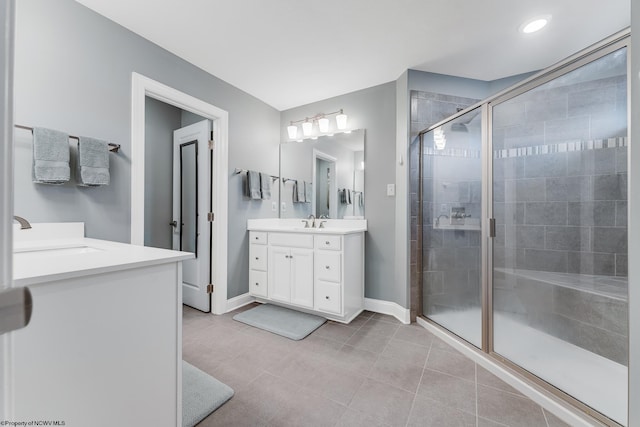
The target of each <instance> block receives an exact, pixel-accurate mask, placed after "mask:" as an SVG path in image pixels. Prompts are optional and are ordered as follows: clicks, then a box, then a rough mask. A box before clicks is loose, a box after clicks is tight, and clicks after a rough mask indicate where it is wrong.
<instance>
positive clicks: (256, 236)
mask: <svg viewBox="0 0 640 427" xmlns="http://www.w3.org/2000/svg"><path fill="white" fill-rule="evenodd" d="M249 243H257V244H259V245H266V244H267V233H266V232H264V231H250V232H249Z"/></svg>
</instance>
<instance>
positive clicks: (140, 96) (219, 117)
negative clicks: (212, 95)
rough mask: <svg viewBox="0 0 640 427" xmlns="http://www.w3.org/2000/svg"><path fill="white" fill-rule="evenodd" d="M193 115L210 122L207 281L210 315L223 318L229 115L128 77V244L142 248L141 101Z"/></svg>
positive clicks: (163, 87)
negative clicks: (210, 286) (210, 291)
mask: <svg viewBox="0 0 640 427" xmlns="http://www.w3.org/2000/svg"><path fill="white" fill-rule="evenodd" d="M147 96H148V97H150V98H154V99H157V100H158V101H162V102H164V103H166V104H169V105H173V106H175V107H178V108H180V109H182V110H185V111H190V112H192V113H195V114H197V115H199V116H201V117H203V118H205V119H209V120H211V121H212V122H213V126H212V130H213V136H214V138H213V139H214V141H215V143H214V147H213V162H212V164H211V168H212V171H211V178H212V183H211V192H212V194H211V199H212V210H213V212H214V213H215V221H214V222H213V223H212V235H213V239H212V240H213V242H212V245H211V263H210V268H211V278H212V282H213V284H214V292H213V294H212V298H211V313H212V314H223V313H225V312H226V305H227V238H228V237H227V235H228V232H227V222H228V212H227V206H228V188H229V185H228V181H229V177H228V169H229V165H228V159H229V141H228V135H229V113H228V112H227V111H225V110H222V109H220V108H218V107H216V106H214V105H212V104H209V103H207V102H205V101H202V100H200V99H198V98H195V97H193V96H191V95H188V94H186V93H184V92H181V91H179V90H177V89H174V88H172V87H169V86H167V85H165V84H162V83H160V82H157V81H155V80H153V79H150V78H148V77H146V76H143V75H142V74H138V73H136V72H133V73H131V244H134V245H144V191H145V188H144V171H145V162H144V159H145V97H147Z"/></svg>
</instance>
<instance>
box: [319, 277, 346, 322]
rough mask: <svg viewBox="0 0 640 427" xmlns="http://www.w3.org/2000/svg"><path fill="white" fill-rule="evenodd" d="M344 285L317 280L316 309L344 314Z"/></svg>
mask: <svg viewBox="0 0 640 427" xmlns="http://www.w3.org/2000/svg"><path fill="white" fill-rule="evenodd" d="M341 294H342V286H341V285H340V284H338V283H329V282H323V281H321V280H316V284H315V302H316V310H320V311H326V312H329V313H335V314H342V301H341Z"/></svg>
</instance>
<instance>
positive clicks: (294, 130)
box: [287, 125, 298, 139]
mask: <svg viewBox="0 0 640 427" xmlns="http://www.w3.org/2000/svg"><path fill="white" fill-rule="evenodd" d="M287 132H288V133H289V139H296V136H298V126H295V125H290V126H287Z"/></svg>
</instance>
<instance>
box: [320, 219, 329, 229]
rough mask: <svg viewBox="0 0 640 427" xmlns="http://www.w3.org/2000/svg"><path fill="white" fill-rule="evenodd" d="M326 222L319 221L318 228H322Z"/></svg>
mask: <svg viewBox="0 0 640 427" xmlns="http://www.w3.org/2000/svg"><path fill="white" fill-rule="evenodd" d="M326 222H327V221H325V220H324V219H323V220H322V221H320V224H319V225H318V228H324V224H325V223H326Z"/></svg>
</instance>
